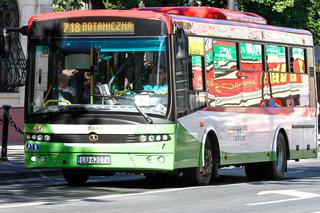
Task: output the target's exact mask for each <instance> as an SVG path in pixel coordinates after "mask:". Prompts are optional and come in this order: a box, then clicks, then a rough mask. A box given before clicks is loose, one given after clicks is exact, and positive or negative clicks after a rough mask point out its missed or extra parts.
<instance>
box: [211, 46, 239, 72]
mask: <svg viewBox="0 0 320 213" xmlns="http://www.w3.org/2000/svg"><path fill="white" fill-rule="evenodd" d="M213 49H214V69H215V70H219V71H228V70H237V69H238V67H239V66H238V58H237V44H236V43H235V42H227V41H213Z"/></svg>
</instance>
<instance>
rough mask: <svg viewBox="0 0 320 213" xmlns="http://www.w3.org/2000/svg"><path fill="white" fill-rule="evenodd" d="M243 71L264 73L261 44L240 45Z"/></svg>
mask: <svg viewBox="0 0 320 213" xmlns="http://www.w3.org/2000/svg"><path fill="white" fill-rule="evenodd" d="M240 55H241V69H243V70H249V71H262V48H261V45H259V44H252V43H240Z"/></svg>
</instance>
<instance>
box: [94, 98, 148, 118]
mask: <svg viewBox="0 0 320 213" xmlns="http://www.w3.org/2000/svg"><path fill="white" fill-rule="evenodd" d="M90 96H91V95H90ZM92 96H94V97H102V98H107V100H110V99H122V100H129V101H130V102H131V103H132V105H133V106H134V108H136V110H137V111H138V112H139V113H140V114H141V115H142V117H144V119H146V121H147V122H148V123H149V124H153V120H152V119H151V118H150V116H149V115H147V114H146V113H144V112H143V111H142V109H141V108H140V107H139V106H138V105H137V104H136V103H135V102H134V100H133V99H132V98H126V97H121V96H114V95H92Z"/></svg>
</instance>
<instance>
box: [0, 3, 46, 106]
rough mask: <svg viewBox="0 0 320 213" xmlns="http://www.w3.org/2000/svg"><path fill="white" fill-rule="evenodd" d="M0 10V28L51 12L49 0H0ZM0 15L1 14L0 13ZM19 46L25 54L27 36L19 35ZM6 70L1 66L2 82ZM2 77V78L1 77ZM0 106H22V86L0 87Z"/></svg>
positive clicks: (22, 24)
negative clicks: (12, 87)
mask: <svg viewBox="0 0 320 213" xmlns="http://www.w3.org/2000/svg"><path fill="white" fill-rule="evenodd" d="M0 10H1V13H2V17H1V19H0V22H2V23H0V28H2V27H5V25H7V24H8V22H10V25H11V26H15V27H21V26H24V25H27V24H28V20H29V18H30V17H31V16H32V15H33V14H38V13H46V12H51V11H52V7H51V0H1V3H0ZM0 16H1V15H0ZM20 42H21V47H22V50H23V52H24V55H25V56H26V49H27V38H26V37H24V36H21V35H20ZM5 72H7V70H6V69H5V68H4V66H2V69H1V70H0V80H2V81H0V82H1V83H2V84H5V83H7V82H4V81H7V79H6V78H4V76H6V73H5ZM1 77H2V78H1ZM14 77H15V78H16V80H19V79H18V78H25V76H19V75H16V76H14ZM9 80H10V79H9ZM0 88H2V89H0V106H2V105H5V104H7V105H11V106H12V107H23V106H24V87H17V88H15V89H14V90H12V89H10V90H8V89H7V88H5V87H0Z"/></svg>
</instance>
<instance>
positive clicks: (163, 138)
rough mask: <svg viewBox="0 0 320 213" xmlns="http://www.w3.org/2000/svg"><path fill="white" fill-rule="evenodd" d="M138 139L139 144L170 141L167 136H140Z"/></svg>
mask: <svg viewBox="0 0 320 213" xmlns="http://www.w3.org/2000/svg"><path fill="white" fill-rule="evenodd" d="M138 138H139V141H140V142H158V141H168V140H170V136H169V135H140V136H139V137H138Z"/></svg>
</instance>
